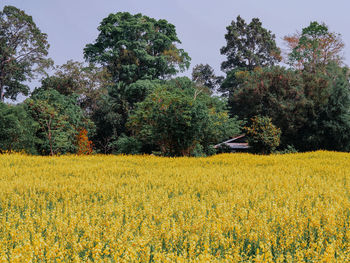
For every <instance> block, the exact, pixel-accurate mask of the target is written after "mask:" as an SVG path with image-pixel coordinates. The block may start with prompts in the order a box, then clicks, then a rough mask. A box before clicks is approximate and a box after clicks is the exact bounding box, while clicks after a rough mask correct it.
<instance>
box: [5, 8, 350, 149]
mask: <svg viewBox="0 0 350 263" xmlns="http://www.w3.org/2000/svg"><path fill="white" fill-rule="evenodd" d="M98 31H99V34H98V36H97V38H96V40H95V41H94V42H93V43H90V44H87V45H86V47H85V48H84V50H83V51H82V52H83V53H84V58H85V60H86V61H85V62H75V61H67V63H66V64H64V65H61V66H55V67H54V70H53V71H51V72H53V73H52V74H51V75H50V76H49V75H48V74H47V69H48V68H49V67H52V66H53V62H52V60H51V59H49V58H48V57H47V55H48V48H49V44H48V42H47V35H46V34H45V33H42V32H41V31H40V29H39V28H38V27H37V26H36V25H35V23H34V20H33V19H32V17H31V16H29V15H27V14H26V13H25V12H24V11H22V10H19V9H18V8H16V7H13V6H5V7H4V9H3V10H2V11H1V12H0V94H1V101H0V151H2V152H4V151H10V152H11V151H25V152H27V153H32V154H43V155H57V154H65V153H81V152H88V153H91V152H97V153H126V154H137V153H149V154H150V153H154V154H161V155H166V156H183V155H185V156H203V155H211V154H214V153H215V149H214V148H213V146H214V145H215V144H217V143H219V142H222V141H223V140H225V139H228V138H230V137H233V136H235V135H239V134H241V133H243V132H245V131H249V132H247V135H248V137H249V138H248V139H249V141H250V142H251V145H252V146H253V145H255V147H252V150H253V151H254V152H257V153H270V152H273V151H284V150H285V149H293V150H298V151H310V150H317V149H327V150H338V151H349V150H350V113H349V110H350V84H349V69H348V67H346V66H344V64H343V47H344V43H343V42H342V40H341V36H340V35H339V34H337V33H334V32H331V31H330V30H329V29H328V27H327V26H326V25H325V24H320V23H318V22H315V21H314V22H311V23H310V25H309V26H307V27H305V28H303V29H302V30H301V32H300V33H297V34H291V35H287V36H286V37H285V38H284V40H285V43H286V45H287V47H288V52H287V54H285V55H284V56H282V52H281V49H280V48H279V47H278V46H277V44H276V41H275V35H274V34H273V33H272V32H271V31H269V30H268V29H266V28H264V27H263V25H262V22H261V21H260V20H259V19H258V18H254V19H252V21H251V22H249V23H246V21H245V20H244V19H243V18H241V17H240V16H238V17H237V19H236V20H233V21H232V23H231V24H230V25H229V26H228V27H227V33H226V35H225V36H223V37H225V39H226V45H225V46H224V47H222V48H221V50H220V52H221V54H222V55H225V56H226V59H225V61H223V62H222V67H221V68H222V70H223V72H224V73H225V76H217V75H215V73H214V71H213V69H212V67H211V66H210V65H207V64H200V65H196V66H195V67H194V68H193V72H192V80H191V79H189V78H187V77H181V78H180V77H176V75H177V74H178V73H179V72H183V71H185V70H187V69H188V68H189V66H190V60H191V58H190V56H189V55H188V54H187V52H185V51H184V50H183V49H181V48H180V47H179V45H180V44H181V41H180V39H179V38H178V36H177V33H176V29H175V26H174V25H172V24H170V23H168V22H167V21H166V20H164V19H160V20H156V19H153V18H150V17H147V16H144V15H142V14H136V15H132V14H130V13H127V12H118V13H115V14H110V15H109V16H108V17H106V18H104V19H103V20H102V22H101V23H100V25H99V27H98ZM282 62H284V64H283V65H287V66H282ZM43 73H46V74H44V75H43V76H44V77H42V79H41V85H40V86H39V87H37V88H36V89H35V90H34V91H32V92H30V90H29V87H28V86H27V85H26V83H27V81H28V80H30V79H32V78H34V77H36V76H38V74H43ZM19 94H22V96H23V95H25V96H29V97H28V98H27V99H26V100H25V101H24V102H22V103H17V104H15V105H11V104H8V103H4V101H5V99H7V101H8V100H9V99H12V100H13V101H16V99H17V96H18V95H19ZM254 120H255V121H258V122H259V124H257V123H256V122H255V123H254ZM264 121H265V123H266V125H263V123H264ZM257 125H258V126H257ZM256 127H259V128H256ZM81 134H84V136H83V137H84V140H82V137H81V136H80V135H81ZM86 148H88V149H86Z"/></svg>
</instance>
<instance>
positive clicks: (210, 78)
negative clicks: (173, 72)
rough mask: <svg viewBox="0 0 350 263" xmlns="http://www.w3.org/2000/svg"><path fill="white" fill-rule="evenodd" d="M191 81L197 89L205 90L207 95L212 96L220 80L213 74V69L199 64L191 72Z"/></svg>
mask: <svg viewBox="0 0 350 263" xmlns="http://www.w3.org/2000/svg"><path fill="white" fill-rule="evenodd" d="M192 81H194V82H195V83H196V84H197V86H198V87H200V88H205V89H206V92H207V93H209V94H212V93H213V92H215V91H216V89H217V86H219V85H220V83H221V81H222V78H221V77H217V76H216V75H215V73H214V69H213V68H212V67H211V66H209V65H208V64H205V65H203V64H199V65H196V66H195V67H194V68H193V70H192Z"/></svg>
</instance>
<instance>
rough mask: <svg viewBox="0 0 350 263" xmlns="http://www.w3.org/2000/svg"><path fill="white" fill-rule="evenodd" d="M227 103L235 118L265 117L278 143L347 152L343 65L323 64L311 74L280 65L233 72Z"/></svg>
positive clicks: (349, 95)
mask: <svg viewBox="0 0 350 263" xmlns="http://www.w3.org/2000/svg"><path fill="white" fill-rule="evenodd" d="M237 78H238V79H239V81H240V84H239V86H238V88H237V89H236V90H235V91H234V93H233V95H232V98H231V99H232V100H231V101H230V105H231V110H232V112H234V113H235V114H237V115H238V116H239V118H241V119H250V118H252V117H254V116H255V115H261V116H267V117H269V118H271V119H272V122H273V123H274V124H275V125H276V126H277V127H279V128H280V129H281V131H282V135H281V146H282V147H287V146H288V145H293V146H294V147H296V148H297V149H298V150H301V151H307V150H317V149H329V150H335V149H337V150H347V149H348V147H349V143H348V141H350V140H348V139H347V138H348V136H349V132H350V128H349V122H348V120H349V108H350V105H349V99H350V86H349V85H350V84H349V74H348V69H347V68H341V67H339V66H337V65H336V64H334V63H333V64H332V63H330V64H328V65H327V66H326V68H325V71H317V72H316V73H313V72H308V71H304V70H303V71H299V70H293V69H285V68H281V67H272V68H263V69H256V70H254V71H252V72H241V73H239V74H237Z"/></svg>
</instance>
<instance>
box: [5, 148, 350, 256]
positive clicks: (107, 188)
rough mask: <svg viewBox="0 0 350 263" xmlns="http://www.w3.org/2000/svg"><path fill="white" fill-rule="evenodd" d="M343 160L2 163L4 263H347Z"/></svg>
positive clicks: (349, 199) (348, 197)
mask: <svg viewBox="0 0 350 263" xmlns="http://www.w3.org/2000/svg"><path fill="white" fill-rule="evenodd" d="M349 259H350V154H347V153H333V152H321V151H320V152H312V153H305V154H289V155H271V156H254V155H249V154H224V155H217V156H214V157H209V158H161V157H154V156H102V155H96V156H61V157H35V156H25V155H17V154H15V155H0V262H190V261H195V262H213V261H214V262H215V261H218V262H219V261H220V262H349Z"/></svg>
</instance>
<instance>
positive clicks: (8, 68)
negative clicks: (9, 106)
mask: <svg viewBox="0 0 350 263" xmlns="http://www.w3.org/2000/svg"><path fill="white" fill-rule="evenodd" d="M48 49H49V44H48V42H47V35H46V34H44V33H42V32H41V31H40V30H39V28H38V27H37V26H36V24H35V23H34V21H33V19H32V17H31V16H29V15H27V14H26V13H25V12H24V11H22V10H20V9H17V8H16V7H14V6H5V7H4V9H3V10H2V11H1V12H0V101H4V99H5V98H10V99H12V100H16V98H17V95H18V94H24V95H28V93H29V87H28V86H27V85H25V84H24V82H25V81H28V80H31V79H32V78H33V77H34V76H35V73H44V70H45V69H46V68H48V67H49V66H50V65H51V64H52V61H51V60H50V59H47V58H46V57H47V54H48Z"/></svg>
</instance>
